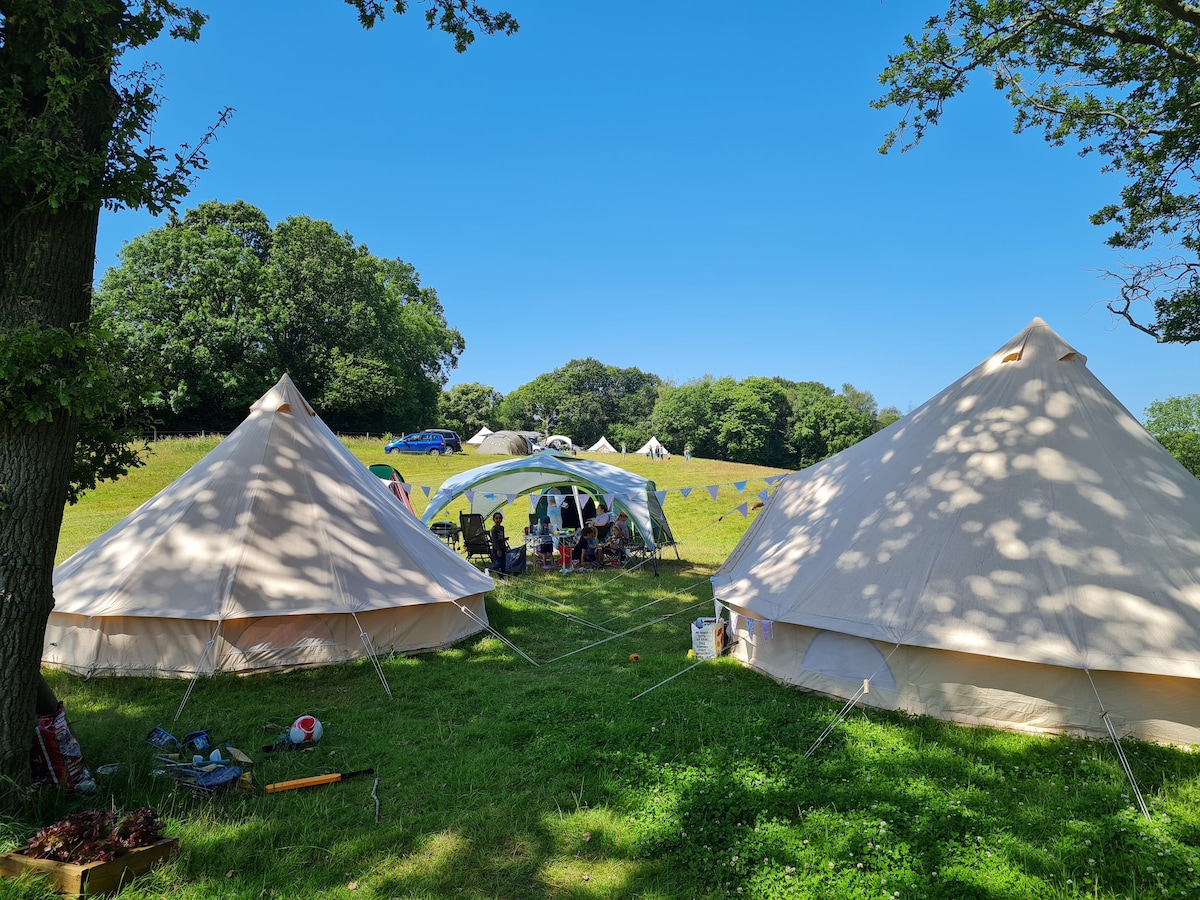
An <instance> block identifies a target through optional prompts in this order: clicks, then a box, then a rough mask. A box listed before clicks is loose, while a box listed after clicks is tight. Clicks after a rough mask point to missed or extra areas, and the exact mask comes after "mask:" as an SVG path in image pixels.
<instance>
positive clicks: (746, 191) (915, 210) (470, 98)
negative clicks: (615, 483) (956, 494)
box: [97, 0, 1200, 418]
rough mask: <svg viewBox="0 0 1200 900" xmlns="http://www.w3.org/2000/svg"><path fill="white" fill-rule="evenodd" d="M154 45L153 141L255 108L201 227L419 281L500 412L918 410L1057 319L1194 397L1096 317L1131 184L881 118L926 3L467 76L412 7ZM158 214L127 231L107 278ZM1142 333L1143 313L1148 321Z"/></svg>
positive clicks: (967, 115) (556, 44)
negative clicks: (331, 249) (577, 399)
mask: <svg viewBox="0 0 1200 900" xmlns="http://www.w3.org/2000/svg"><path fill="white" fill-rule="evenodd" d="M197 5H198V6H199V7H200V8H201V9H203V10H204V11H205V12H207V13H208V14H209V15H210V16H211V19H210V21H209V23H208V25H207V26H206V28H205V30H204V34H203V36H202V38H201V40H200V42H199V43H198V44H191V45H189V44H182V43H180V42H172V41H166V40H164V41H160V42H158V43H156V44H154V45H152V46H151V47H150V48H149V52H148V54H147V56H148V58H149V59H153V60H156V61H157V62H159V63H161V65H162V75H163V78H164V80H163V87H162V92H163V94H164V95H165V97H166V98H167V103H166V105H165V106H164V109H163V111H162V114H161V116H160V118H159V122H158V127H157V129H156V134H155V138H156V141H157V142H158V143H161V144H164V145H165V146H168V147H174V146H175V145H176V144H178V143H180V142H189V143H194V142H195V140H196V139H197V138H198V137H199V136H200V135H201V134H202V133H203V131H204V129H205V127H206V126H207V125H208V124H210V123H211V122H213V121H215V119H216V117H217V113H218V111H219V110H220V109H221V108H223V107H224V106H232V107H234V108H235V109H236V110H237V112H236V113H235V114H234V116H233V119H232V122H231V123H230V124H229V126H228V127H226V128H225V129H223V130H222V131H221V132H220V136H219V140H218V141H217V143H216V144H214V145H213V146H212V147H211V148H210V151H209V158H210V163H211V164H210V168H209V169H208V170H207V171H206V172H205V173H203V174H202V175H201V176H200V178H199V179H198V181H197V183H196V186H195V187H194V189H193V191H192V194H191V196H190V197H189V198H188V200H187V202H186V203H185V206H194V205H196V204H198V203H200V202H203V201H206V200H212V199H218V200H221V201H226V202H232V201H234V200H238V199H241V200H245V201H247V202H249V203H252V204H254V205H256V206H258V207H259V208H261V209H262V210H263V211H264V212H265V213H266V214H267V216H268V217H269V218H270V219H271V220H272V221H273V222H275V221H279V220H281V219H283V218H286V217H288V216H290V215H297V214H305V215H308V216H311V217H313V218H317V219H326V220H328V221H329V222H331V223H333V225H334V226H335V227H336V228H337V229H338V230H340V231H348V232H350V233H351V234H352V235H353V236H354V238H355V240H356V241H358V242H360V243H364V244H366V245H367V246H368V247H369V248H370V250H371V252H372V253H374V254H376V255H377V256H383V257H400V258H402V259H404V260H406V261H407V262H409V263H412V264H413V265H414V266H415V267H416V269H417V271H418V272H419V273H420V275H421V279H422V282H423V283H424V284H425V285H427V286H430V287H433V288H435V289H436V290H437V292H438V295H439V297H440V298H441V300H442V303H443V305H444V307H445V310H446V316H447V319H448V320H449V322H450V324H451V325H452V326H454V327H456V328H458V329H459V330H460V331H461V332H462V334H463V336H464V337H465V339H466V343H467V348H466V351H465V353H464V354H463V356H462V358H461V360H460V364H459V367H458V369H457V370H456V371H455V372H454V373H453V374H452V376H451V379H450V384H458V383H463V382H472V381H479V382H483V383H485V384H489V385H491V386H493V387H495V388H496V389H497V390H499V391H501V392H502V393H507V392H508V391H511V390H513V389H514V388H516V387H518V386H520V385H521V384H524V383H526V382H528V381H530V380H532V379H533V378H534V377H536V376H537V375H539V374H541V373H543V372H548V371H551V370H553V369H555V368H557V367H558V366H561V365H562V364H564V363H565V362H567V361H568V360H570V359H574V358H580V357H585V356H592V357H595V358H597V359H599V360H600V361H601V362H603V363H606V364H609V365H615V366H622V367H624V366H636V367H638V368H641V369H643V370H646V371H650V372H653V373H655V374H657V375H659V376H661V377H663V378H666V379H670V380H672V381H675V382H677V383H682V382H685V381H688V380H691V379H694V378H699V377H702V376H704V375H713V376H717V377H720V376H725V375H729V376H732V377H734V378H738V379H741V378H745V377H747V376H750V375H766V376H772V375H780V376H783V377H785V378H790V379H794V380H797V381H804V380H815V381H821V382H824V383H825V384H828V385H830V386H832V387H835V388H840V386H841V385H842V384H843V383H844V382H850V383H852V384H854V385H855V386H856V387H858V388H859V389H862V390H869V391H871V392H872V393H873V394H874V395H875V397H876V398H877V400H878V401H879V403H880V405H881V406H897V407H899V408H900V409H901V410H902V411H907V410H908V409H911V408H912V407H914V406H917V405H919V404H920V403H922V402H924V401H925V400H927V399H928V398H929V397H931V396H932V395H933V394H935V393H936V392H937V391H939V390H940V389H941V388H943V387H945V386H946V385H947V384H949V383H950V382H952V381H954V380H955V379H957V378H958V377H959V376H961V375H962V374H964V373H965V372H967V371H968V370H969V369H971V368H972V367H973V366H975V365H976V364H977V363H979V362H980V361H981V360H982V359H983V358H984V357H986V356H987V355H988V354H989V353H991V351H993V350H995V349H996V348H997V347H999V346H1000V345H1001V344H1003V343H1004V342H1005V341H1006V340H1007V339H1008V338H1010V337H1011V336H1013V335H1014V334H1016V333H1017V332H1018V331H1020V330H1021V329H1022V328H1024V327H1025V326H1026V325H1027V324H1028V323H1029V322H1030V321H1031V320H1032V319H1033V318H1034V317H1035V316H1040V317H1042V318H1043V319H1045V320H1046V322H1047V323H1048V324H1049V325H1050V326H1051V327H1052V328H1053V329H1055V330H1056V331H1057V332H1058V333H1059V334H1060V335H1061V336H1062V337H1063V338H1064V339H1065V340H1067V341H1068V342H1069V343H1071V344H1072V345H1073V346H1074V347H1075V348H1076V349H1077V350H1079V351H1080V352H1082V353H1084V354H1085V355H1086V356H1087V357H1088V365H1089V367H1090V368H1091V369H1092V371H1093V372H1094V373H1095V374H1096V375H1097V376H1098V377H1099V378H1100V379H1101V380H1102V381H1103V382H1104V383H1105V384H1106V385H1107V386H1108V388H1109V389H1110V390H1111V391H1112V392H1113V393H1114V394H1115V395H1116V396H1117V398H1118V399H1119V400H1120V401H1121V402H1122V403H1124V405H1125V406H1126V407H1128V408H1129V410H1130V411H1131V412H1133V414H1134V415H1136V416H1138V417H1139V418H1141V417H1142V414H1143V411H1144V409H1145V407H1146V405H1147V404H1149V403H1150V402H1151V401H1153V400H1156V399H1163V398H1165V397H1168V396H1173V395H1181V394H1189V393H1196V392H1200V350H1197V349H1196V348H1194V347H1193V348H1187V347H1178V346H1169V345H1167V346H1162V345H1157V344H1155V343H1154V342H1153V341H1152V340H1151V339H1150V338H1149V337H1147V336H1145V335H1143V334H1141V333H1140V332H1136V331H1134V330H1133V329H1131V328H1129V327H1128V326H1126V325H1123V324H1121V323H1119V322H1117V321H1116V320H1114V319H1113V317H1112V316H1111V315H1110V314H1109V313H1108V311H1107V310H1106V309H1105V308H1104V305H1103V301H1104V300H1107V299H1109V298H1111V297H1113V296H1114V294H1115V290H1114V286H1113V285H1112V284H1111V283H1108V282H1104V281H1102V280H1101V279H1100V277H1099V275H1100V271H1101V270H1103V269H1105V268H1118V267H1119V265H1120V259H1119V257H1118V256H1117V255H1116V254H1115V253H1114V252H1113V251H1110V250H1108V249H1107V248H1105V247H1104V246H1103V238H1104V232H1103V231H1102V230H1101V229H1098V228H1095V227H1094V226H1092V225H1091V224H1090V223H1089V222H1088V215H1089V214H1090V213H1091V212H1092V211H1094V210H1095V209H1096V208H1097V207H1099V206H1101V205H1102V204H1104V203H1106V202H1110V201H1112V200H1113V199H1114V198H1115V196H1116V191H1117V189H1118V187H1119V184H1118V183H1117V182H1115V181H1113V180H1112V179H1111V178H1110V177H1109V176H1104V175H1102V174H1100V173H1099V163H1098V162H1097V161H1096V160H1093V159H1090V158H1089V159H1080V158H1078V157H1077V156H1076V155H1075V154H1074V153H1072V152H1071V151H1070V150H1065V149H1052V148H1050V147H1048V146H1047V145H1046V144H1045V143H1044V142H1043V141H1042V140H1041V139H1040V138H1039V137H1038V136H1037V135H1036V134H1032V133H1029V134H1024V135H1014V134H1012V126H1011V118H1012V117H1011V115H1010V113H1009V111H1008V109H1007V108H1006V107H1005V106H1004V104H1003V102H1002V100H1001V99H1000V97H999V96H998V95H996V94H995V93H994V92H993V91H991V90H990V88H989V87H988V86H987V85H986V84H983V83H981V84H980V85H978V87H977V88H976V90H975V91H974V92H972V93H971V94H968V95H967V96H966V97H964V98H960V101H959V102H958V103H956V104H955V105H953V106H952V107H951V108H950V110H949V113H948V114H947V116H946V117H945V118H944V120H943V124H942V125H940V126H939V127H938V129H936V130H935V131H934V133H933V134H932V135H931V136H929V137H928V138H927V139H926V141H925V143H924V144H923V145H922V146H921V147H920V148H918V149H917V150H915V151H913V152H911V153H908V154H899V153H893V154H891V155H888V156H882V155H880V154H879V153H878V152H877V147H878V146H879V144H880V143H881V141H882V138H883V135H884V134H885V132H886V131H887V130H888V128H889V127H890V126H891V125H892V124H893V123H894V121H895V120H896V118H897V115H896V113H895V112H888V111H876V110H872V109H871V108H870V107H869V105H868V104H869V102H870V100H871V99H873V98H874V97H875V96H876V95H877V94H878V93H879V85H878V82H877V80H876V79H877V76H878V73H879V71H880V70H881V69H882V68H883V67H884V65H885V64H886V60H887V55H888V53H889V52H894V51H896V50H897V49H899V47H900V46H901V38H902V37H903V35H904V34H905V33H906V32H908V31H915V30H917V29H918V28H919V26H920V24H921V23H922V22H923V21H924V19H925V18H926V16H927V15H929V14H931V13H933V12H936V11H938V9H939V7H938V6H937V5H936V4H929V3H924V2H920V3H918V2H891V0H886V2H878V0H876V2H866V0H846V2H842V3H829V4H809V3H796V2H792V0H765V2H762V3H757V4H753V5H746V6H738V5H737V4H728V3H716V2H710V0H693V2H688V3H682V2H658V3H646V2H630V0H612V2H606V3H603V4H585V3H579V2H572V0H556V2H551V0H506V2H503V3H491V4H485V5H489V6H490V7H491V8H493V9H507V10H509V11H511V12H513V13H514V14H515V15H516V16H517V18H518V19H519V21H520V23H521V30H520V32H519V33H518V34H517V35H516V36H514V37H510V38H504V37H492V38H485V37H480V39H479V40H477V41H476V43H475V44H474V46H473V47H471V49H470V50H468V51H467V52H466V53H465V54H462V55H459V54H456V53H455V52H454V50H453V47H452V45H451V43H450V41H449V38H448V37H447V36H445V35H443V34H441V33H440V32H427V31H426V30H425V28H424V23H423V20H422V19H421V17H420V4H419V3H414V4H413V6H414V10H415V11H414V12H410V13H409V14H408V15H406V16H402V17H393V18H390V19H389V20H388V21H386V22H385V23H384V24H383V25H382V26H380V27H377V28H376V29H374V30H373V31H369V32H366V31H363V30H362V29H361V28H360V27H359V26H358V24H357V21H356V19H355V16H354V12H353V10H352V9H351V8H350V7H349V6H346V5H344V4H341V3H338V2H337V0H285V2H281V0H253V2H246V0H242V2H231V0H197ZM161 224H162V222H161V221H159V220H155V219H153V218H152V217H150V216H148V215H146V214H144V213H138V212H128V211H124V212H119V213H107V212H106V213H105V214H104V215H103V218H102V220H101V226H100V242H99V249H98V254H97V275H99V274H100V273H101V272H103V270H104V269H106V268H108V267H109V266H112V265H115V264H117V261H118V260H117V252H118V250H119V249H120V247H121V246H122V245H123V244H124V243H125V242H126V241H128V240H130V239H132V238H133V237H135V236H137V235H138V234H141V233H143V232H144V231H147V230H148V229H150V228H153V227H158V226H160V225H161ZM1143 313H1145V314H1146V315H1145V316H1144V317H1147V318H1148V313H1149V310H1148V309H1144V310H1143Z"/></svg>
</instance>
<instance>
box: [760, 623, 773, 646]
mask: <svg viewBox="0 0 1200 900" xmlns="http://www.w3.org/2000/svg"><path fill="white" fill-rule="evenodd" d="M774 624H775V623H774V622H772V621H771V620H770V619H763V623H762V635H763V643H764V644H769V643H771V626H773V625H774Z"/></svg>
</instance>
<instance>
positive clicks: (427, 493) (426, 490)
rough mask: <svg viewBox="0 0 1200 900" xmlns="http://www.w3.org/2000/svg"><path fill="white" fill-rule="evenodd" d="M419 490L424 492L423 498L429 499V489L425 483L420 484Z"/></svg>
mask: <svg viewBox="0 0 1200 900" xmlns="http://www.w3.org/2000/svg"><path fill="white" fill-rule="evenodd" d="M421 490H422V491H424V492H425V499H426V500H428V499H429V490H430V488H429V485H427V484H423V485H421Z"/></svg>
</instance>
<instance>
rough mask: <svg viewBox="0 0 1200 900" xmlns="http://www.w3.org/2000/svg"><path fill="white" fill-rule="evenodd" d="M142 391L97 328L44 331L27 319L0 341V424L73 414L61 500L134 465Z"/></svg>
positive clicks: (115, 345) (142, 420)
mask: <svg viewBox="0 0 1200 900" xmlns="http://www.w3.org/2000/svg"><path fill="white" fill-rule="evenodd" d="M144 393H145V390H144V386H143V385H142V383H141V382H140V380H139V378H138V377H137V376H136V375H134V374H133V373H132V372H131V371H130V369H129V366H128V357H127V354H126V348H125V347H124V345H122V344H121V343H119V342H118V341H116V340H115V338H114V336H113V334H112V332H110V331H109V330H107V329H106V328H104V327H103V325H101V324H99V323H94V324H93V325H92V327H90V328H77V329H74V330H67V329H63V328H46V327H44V326H41V325H39V324H38V323H37V322H34V321H32V320H31V321H28V322H26V323H25V325H24V326H23V327H21V328H18V329H16V330H14V331H11V332H9V334H8V336H7V340H4V341H0V423H2V425H3V427H5V428H10V429H13V430H19V429H21V428H22V427H23V426H26V425H30V424H36V423H38V422H42V421H45V420H53V419H55V418H59V417H63V416H67V415H75V416H76V417H77V421H78V426H77V428H78V442H77V446H76V450H75V458H74V461H73V465H72V471H71V483H70V485H69V486H68V492H67V499H68V501H69V502H71V503H74V502H76V501H77V500H78V499H79V497H80V496H81V495H82V494H83V492H84V491H87V490H90V489H92V488H94V487H95V486H96V484H97V483H99V482H101V481H111V480H115V479H117V478H119V477H120V476H121V475H123V474H125V473H126V472H127V471H128V470H129V469H130V468H132V467H135V466H138V465H141V463H142V460H141V456H140V453H139V449H140V448H144V443H142V441H141V437H140V433H141V430H142V428H143V426H144V425H145V424H146V417H145V414H144V399H145V398H144Z"/></svg>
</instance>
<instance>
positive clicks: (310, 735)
mask: <svg viewBox="0 0 1200 900" xmlns="http://www.w3.org/2000/svg"><path fill="white" fill-rule="evenodd" d="M324 730H325V729H323V728H322V727H321V720H320V719H318V718H317V717H316V716H301V717H300V718H298V719H297V720H296V721H295V722H293V723H292V729H291V733H290V734H291V738H292V743H293V744H307V743H310V742H311V741H319V740H320V739H321V735H322V733H323V732H324Z"/></svg>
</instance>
